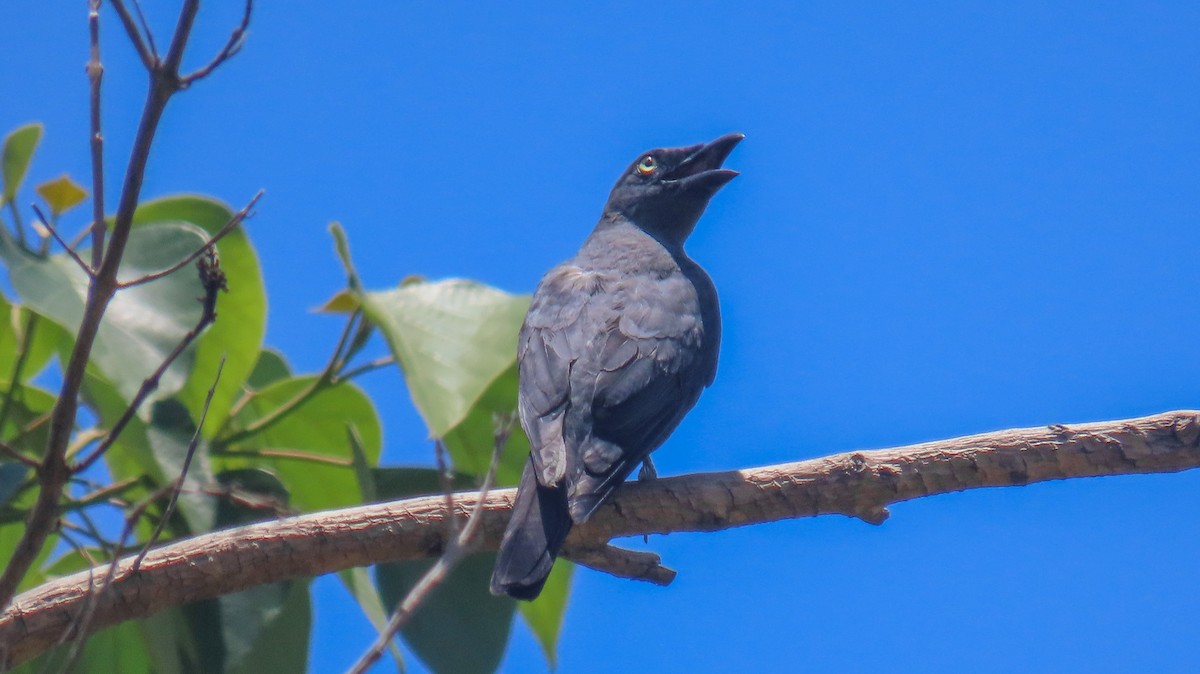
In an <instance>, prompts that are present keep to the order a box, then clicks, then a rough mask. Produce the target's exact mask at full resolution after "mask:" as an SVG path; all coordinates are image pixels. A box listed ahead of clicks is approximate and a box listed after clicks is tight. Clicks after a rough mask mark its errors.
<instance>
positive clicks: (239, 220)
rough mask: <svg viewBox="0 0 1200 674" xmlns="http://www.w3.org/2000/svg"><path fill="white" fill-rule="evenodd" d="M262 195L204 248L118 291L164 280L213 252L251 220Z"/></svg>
mask: <svg viewBox="0 0 1200 674" xmlns="http://www.w3.org/2000/svg"><path fill="white" fill-rule="evenodd" d="M262 195H263V190H259V191H258V193H256V194H255V195H254V197H253V198H252V199H250V203H248V204H246V207H245V208H243V209H242V210H240V211H238V212H237V213H234V214H233V217H232V218H230V219H229V222H226V223H225V224H224V225H223V226H222V227H221V229H219V230H217V233H216V234H214V235H213V236H212V238H210V239H209V240H208V242H207V243H205V244H204V245H203V246H200V247H199V248H197V249H196V250H194V251H192V253H191V254H190V255H188V256H187V257H185V258H183V259H182V260H180V261H179V262H176V263H175V264H173V265H171V266H170V267H168V268H166V269H164V270H162V271H157V272H154V273H153V274H146V275H145V276H143V277H141V278H136V279H134V280H132V281H125V282H122V283H117V288H118V289H124V288H132V287H133V286H139V285H142V284H143V283H149V282H151V281H157V280H158V279H160V278H163V277H164V276H169V275H170V274H174V273H175V272H177V271H179V270H180V269H183V268H184V267H186V266H188V265H189V264H191V263H192V262H193V261H194V260H195V259H196V258H198V257H200V256H201V255H204V254H206V253H208V251H209V250H211V249H212V247H213V246H215V245H217V242H218V241H220V240H221V239H223V238H225V235H226V234H228V233H230V232H232V231H233V230H234V229H236V228H237V226H238V225H240V224H242V221H244V220H245V219H247V218H249V217H250V209H252V208H254V204H256V203H258V200H259V198H261V197H262Z"/></svg>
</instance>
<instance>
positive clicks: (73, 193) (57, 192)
mask: <svg viewBox="0 0 1200 674" xmlns="http://www.w3.org/2000/svg"><path fill="white" fill-rule="evenodd" d="M36 189H37V193H38V194H39V195H41V197H42V198H43V199H45V200H46V203H47V204H49V205H50V212H51V213H53V214H54V215H62V214H63V213H66V212H67V211H69V210H71V209H72V208H75V207H76V206H78V205H79V204H81V203H83V200H84V199H86V198H87V195H88V193H87V190H85V189H83V188H82V187H80V186H79V185H77V184H76V183H75V181H73V180H71V178H70V177H69V176H67V174H65V173H64V174H62V175H61V176H59V177H57V178H55V179H54V180H48V181H46V182H44V183H42V184H41V185H38V186H37V188H36Z"/></svg>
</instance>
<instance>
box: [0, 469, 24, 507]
mask: <svg viewBox="0 0 1200 674" xmlns="http://www.w3.org/2000/svg"><path fill="white" fill-rule="evenodd" d="M29 472H30V469H29V466H26V465H25V464H23V463H16V462H9V461H4V462H0V506H5V505H8V502H9V501H11V500H12V498H13V497H14V496H16V495H17V489H18V488H19V487H20V486H21V485H22V484H24V483H25V478H27V477H29Z"/></svg>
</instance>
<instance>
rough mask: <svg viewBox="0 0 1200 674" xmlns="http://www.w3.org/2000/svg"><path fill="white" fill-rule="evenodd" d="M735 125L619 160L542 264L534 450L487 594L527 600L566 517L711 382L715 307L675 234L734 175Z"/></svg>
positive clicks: (528, 375)
mask: <svg viewBox="0 0 1200 674" xmlns="http://www.w3.org/2000/svg"><path fill="white" fill-rule="evenodd" d="M742 138H743V136H742V135H741V134H729V135H726V136H722V137H720V138H718V139H716V140H714V141H712V142H711V143H707V144H704V145H693V146H690V147H680V148H671V149H661V150H651V151H650V152H647V153H645V154H643V155H642V156H640V157H639V158H638V159H637V161H635V162H634V163H633V164H631V165H630V166H629V168H628V169H626V170H625V172H624V173H623V174H621V178H620V180H618V181H617V184H616V186H615V187H614V188H613V191H612V194H610V195H609V197H608V203H607V204H606V205H605V207H604V214H603V215H601V216H600V222H599V223H598V224H597V225H596V228H595V230H593V231H592V234H591V236H589V237H588V238H587V241H585V242H584V244H583V247H582V248H581V249H580V250H579V253H578V254H576V255H575V257H573V258H571V259H570V260H567V261H566V262H564V263H562V264H560V265H558V266H557V267H555V268H553V269H551V270H550V272H549V273H547V274H546V276H545V277H543V278H542V281H541V283H539V284H538V287H537V291H536V292H535V293H534V295H533V303H532V305H531V306H530V307H529V313H528V315H526V316H525V324H524V325H523V326H522V327H521V334H520V337H519V339H518V342H517V350H518V362H519V364H520V366H519V367H520V402H519V411H520V416H521V426H522V427H523V428H524V429H525V433H526V435H528V436H529V442H530V445H531V446H532V451H531V453H530V456H529V462H528V463H527V464H526V465H525V472H524V473H523V475H522V477H521V485H520V489H519V490H518V492H517V500H516V504H515V505H514V506H513V513H512V518H511V519H510V520H509V522H508V528H507V529H506V530H505V531H504V539H503V541H502V542H501V543H500V554H499V557H498V558H497V560H496V568H495V570H494V571H493V572H492V583H491V589H492V593H493V594H507V595H509V596H512V597H515V598H517V599H533V598H534V597H537V596H538V594H539V593H540V592H541V591H542V585H543V584H544V583H545V582H546V576H547V575H548V574H549V573H550V567H551V566H553V565H554V558H555V557H556V556H557V555H558V551H559V549H560V548H561V547H562V544H563V540H564V539H565V538H566V536H567V533H568V532H569V531H570V530H571V526H572V525H573V524H580V523H582V522H584V521H586V520H587V519H588V517H589V516H591V514H592V513H593V512H595V510H596V508H598V507H599V506H600V504H601V503H603V502H604V500H605V499H607V498H608V496H609V495H610V494H612V492H613V490H614V489H616V487H617V486H618V485H620V484H621V483H622V482H624V481H625V478H626V477H628V476H629V473H630V472H631V471H632V470H633V468H634V467H635V466H637V465H638V464H639V463H643V462H644V465H643V471H644V474H651V475H652V474H653V465H652V464H651V463H650V452H652V451H654V450H655V449H657V448H658V446H659V445H661V444H662V443H663V441H665V440H666V439H667V436H669V435H670V434H671V431H673V430H675V427H676V426H677V425H679V422H680V420H682V419H683V416H684V415H685V414H687V412H688V410H690V409H691V408H692V406H693V405H695V404H696V401H697V400H698V399H699V398H700V392H701V391H702V390H703V389H704V388H705V387H706V386H708V385H709V384H711V383H712V381H713V377H714V376H715V375H716V371H717V349H718V345H719V343H720V340H721V315H720V311H719V309H718V307H717V291H716V288H714V287H713V283H712V281H711V280H710V279H709V278H708V274H706V273H705V272H704V270H703V269H701V268H700V265H698V264H696V263H695V262H693V261H692V260H691V259H690V258H689V257H688V256H687V254H686V253H685V252H684V251H683V242H684V241H685V240H686V239H687V237H688V235H689V234H691V233H692V229H693V228H694V227H695V226H696V221H697V220H699V219H700V215H701V214H702V213H703V212H704V209H705V207H707V206H708V201H709V199H711V198H712V196H713V195H714V194H716V193H717V190H719V189H721V187H722V186H724V185H725V184H726V183H728V182H729V181H730V180H733V179H734V178H735V177H736V176H737V175H738V174H737V172H736V171H730V170H727V169H722V168H721V163H722V162H724V161H725V158H726V157H727V156H729V153H730V152H732V151H733V148H734V146H736V145H737V144H738V142H740V141H741V140H742Z"/></svg>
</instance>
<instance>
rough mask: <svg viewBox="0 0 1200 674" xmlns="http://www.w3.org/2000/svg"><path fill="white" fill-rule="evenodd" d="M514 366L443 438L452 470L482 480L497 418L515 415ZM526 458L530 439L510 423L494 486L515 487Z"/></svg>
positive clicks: (488, 461) (514, 365)
mask: <svg viewBox="0 0 1200 674" xmlns="http://www.w3.org/2000/svg"><path fill="white" fill-rule="evenodd" d="M516 407H517V364H516V363H515V362H514V363H513V364H512V365H511V366H509V368H508V369H507V370H505V371H504V373H503V374H501V375H500V376H499V377H497V378H496V380H495V381H493V382H492V383H491V385H490V386H488V387H487V390H485V391H484V392H483V395H481V396H479V399H478V400H477V401H476V402H475V404H474V405H472V406H471V410H470V411H469V412H468V413H467V416H466V417H465V418H464V419H463V420H462V421H461V422H459V423H458V424H457V425H456V426H455V427H454V428H452V429H450V431H449V432H447V433H446V435H445V436H444V437H443V438H442V440H443V442H445V444H446V449H447V450H449V452H450V458H451V459H453V461H454V469H455V470H457V471H460V472H463V473H469V474H471V475H474V476H476V477H479V478H482V477H483V476H484V475H486V474H487V469H488V467H489V466H490V465H491V461H492V449H493V447H494V445H495V439H496V421H497V417H503V416H507V415H511V414H515V413H516ZM528 458H529V439H528V438H526V437H525V432H524V431H522V430H521V426H520V424H516V423H514V424H513V427H512V433H511V434H510V435H509V437H508V444H506V445H505V446H504V452H503V453H502V454H501V455H500V463H499V465H497V466H496V484H498V485H501V486H504V485H514V484H517V483H519V482H520V481H521V471H522V470H524V469H525V462H526V461H527V460H528Z"/></svg>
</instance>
